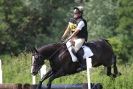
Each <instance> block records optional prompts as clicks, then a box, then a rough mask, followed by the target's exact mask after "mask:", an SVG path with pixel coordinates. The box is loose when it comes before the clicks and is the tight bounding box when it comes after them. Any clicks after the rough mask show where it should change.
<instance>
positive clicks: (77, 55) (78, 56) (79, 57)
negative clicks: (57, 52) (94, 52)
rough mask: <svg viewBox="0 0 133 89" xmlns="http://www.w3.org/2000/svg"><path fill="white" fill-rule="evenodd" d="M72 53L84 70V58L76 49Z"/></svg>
mask: <svg viewBox="0 0 133 89" xmlns="http://www.w3.org/2000/svg"><path fill="white" fill-rule="evenodd" d="M72 53H73V54H74V55H75V56H76V57H77V60H78V62H79V64H80V68H81V69H84V68H85V66H84V65H83V63H82V60H83V57H82V56H81V55H80V54H78V53H77V52H76V51H75V50H74V49H72Z"/></svg>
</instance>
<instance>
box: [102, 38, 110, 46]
mask: <svg viewBox="0 0 133 89" xmlns="http://www.w3.org/2000/svg"><path fill="white" fill-rule="evenodd" d="M102 40H103V41H105V43H107V44H108V45H109V46H110V47H111V48H112V45H111V44H110V43H109V40H107V39H102Z"/></svg>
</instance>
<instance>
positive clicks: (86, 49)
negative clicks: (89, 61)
mask: <svg viewBox="0 0 133 89" xmlns="http://www.w3.org/2000/svg"><path fill="white" fill-rule="evenodd" d="M82 48H83V50H84V55H83V59H86V58H89V57H91V56H93V52H92V51H91V49H90V48H89V47H88V46H86V45H84V46H82Z"/></svg>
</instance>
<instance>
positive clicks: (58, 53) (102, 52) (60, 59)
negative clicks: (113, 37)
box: [32, 39, 120, 89]
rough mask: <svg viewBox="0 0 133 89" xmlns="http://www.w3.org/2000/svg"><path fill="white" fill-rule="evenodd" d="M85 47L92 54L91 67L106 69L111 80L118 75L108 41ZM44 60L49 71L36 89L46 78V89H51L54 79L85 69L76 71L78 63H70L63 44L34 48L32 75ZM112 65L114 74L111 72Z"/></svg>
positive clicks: (101, 40)
mask: <svg viewBox="0 0 133 89" xmlns="http://www.w3.org/2000/svg"><path fill="white" fill-rule="evenodd" d="M85 45H86V46H88V47H90V49H91V50H92V52H93V54H94V55H93V56H91V57H90V58H91V59H92V67H98V66H101V65H103V66H104V67H106V68H107V72H106V74H107V76H112V77H113V78H115V77H117V76H118V75H119V74H120V72H118V69H117V66H116V55H115V54H114V52H113V49H112V46H111V44H110V43H109V42H108V40H106V39H99V40H96V41H91V42H87V43H85ZM79 53H80V54H81V55H82V54H83V53H84V52H83V50H82V49H80V50H79ZM45 60H48V61H49V62H50V66H51V69H50V70H49V71H48V72H47V73H46V74H45V75H44V76H43V78H42V79H41V80H40V81H39V84H38V87H37V89H41V86H42V82H43V81H44V80H46V79H47V78H49V81H48V83H47V89H51V84H52V81H53V80H54V79H55V78H59V77H61V76H66V75H71V74H74V73H78V72H80V71H83V70H86V68H84V69H82V70H77V69H78V68H80V63H79V62H73V61H72V59H71V56H70V54H69V51H68V50H67V47H66V45H65V43H56V44H48V45H44V46H42V47H40V48H38V49H36V48H35V49H34V51H33V52H32V61H33V63H32V75H36V74H37V73H38V71H39V70H40V68H41V66H42V65H43V64H44V63H45ZM82 61H84V62H83V63H86V62H85V61H86V60H82ZM84 65H86V64H84ZM112 65H113V72H114V73H112V71H111V69H112Z"/></svg>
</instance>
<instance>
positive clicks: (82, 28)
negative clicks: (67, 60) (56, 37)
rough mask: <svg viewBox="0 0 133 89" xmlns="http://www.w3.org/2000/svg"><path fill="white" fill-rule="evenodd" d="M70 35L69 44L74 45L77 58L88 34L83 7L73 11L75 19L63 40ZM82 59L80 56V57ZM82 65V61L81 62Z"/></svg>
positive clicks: (71, 21)
mask: <svg viewBox="0 0 133 89" xmlns="http://www.w3.org/2000/svg"><path fill="white" fill-rule="evenodd" d="M68 33H71V34H70V36H69V37H68V38H67V41H68V42H71V44H73V48H72V50H71V51H72V53H73V54H74V55H75V57H76V56H77V52H78V50H79V49H80V48H81V46H82V45H83V44H84V42H85V41H87V37H88V32H87V22H86V20H85V19H83V6H77V7H74V10H73V18H71V19H70V21H69V23H68V26H67V29H66V30H65V32H64V34H63V36H62V40H64V39H65V38H66V36H67V35H68ZM79 57H80V58H81V56H80V55H78V59H79ZM76 58H77V57H76ZM79 62H80V64H81V61H80V60H79Z"/></svg>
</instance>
